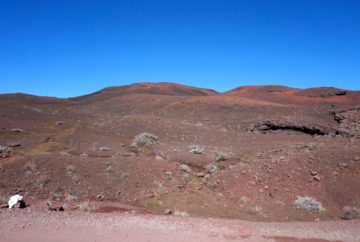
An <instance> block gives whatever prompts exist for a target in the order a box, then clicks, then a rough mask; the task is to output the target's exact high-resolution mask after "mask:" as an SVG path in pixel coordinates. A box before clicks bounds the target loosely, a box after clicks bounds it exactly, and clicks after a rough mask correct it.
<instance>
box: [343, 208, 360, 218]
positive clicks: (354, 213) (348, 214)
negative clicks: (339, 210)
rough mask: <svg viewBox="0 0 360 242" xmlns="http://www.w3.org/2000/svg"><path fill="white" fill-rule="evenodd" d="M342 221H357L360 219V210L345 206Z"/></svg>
mask: <svg viewBox="0 0 360 242" xmlns="http://www.w3.org/2000/svg"><path fill="white" fill-rule="evenodd" d="M341 218H342V219H357V218H360V208H357V207H350V206H345V207H344V208H343V214H342V216H341Z"/></svg>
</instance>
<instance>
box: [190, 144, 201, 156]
mask: <svg viewBox="0 0 360 242" xmlns="http://www.w3.org/2000/svg"><path fill="white" fill-rule="evenodd" d="M189 148H190V151H189V152H190V153H192V154H196V155H201V154H202V153H204V148H203V147H201V146H199V145H191V146H189Z"/></svg>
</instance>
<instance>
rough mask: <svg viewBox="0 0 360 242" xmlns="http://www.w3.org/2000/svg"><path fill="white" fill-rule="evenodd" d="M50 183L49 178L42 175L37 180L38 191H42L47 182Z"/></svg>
mask: <svg viewBox="0 0 360 242" xmlns="http://www.w3.org/2000/svg"><path fill="white" fill-rule="evenodd" d="M50 181H51V179H50V177H49V176H48V175H42V176H41V177H40V178H39V179H38V180H37V185H38V187H39V188H40V189H43V188H44V187H45V186H46V185H47V184H48V183H49V182H50Z"/></svg>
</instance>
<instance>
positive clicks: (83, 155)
mask: <svg viewBox="0 0 360 242" xmlns="http://www.w3.org/2000/svg"><path fill="white" fill-rule="evenodd" d="M80 157H83V158H86V157H88V154H86V153H82V154H80Z"/></svg>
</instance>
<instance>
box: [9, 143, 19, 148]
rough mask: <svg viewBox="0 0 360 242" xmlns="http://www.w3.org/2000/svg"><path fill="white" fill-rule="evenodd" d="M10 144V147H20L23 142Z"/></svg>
mask: <svg viewBox="0 0 360 242" xmlns="http://www.w3.org/2000/svg"><path fill="white" fill-rule="evenodd" d="M8 146H9V147H19V146H21V144H20V143H19V142H11V143H10V144H9V145H8Z"/></svg>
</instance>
